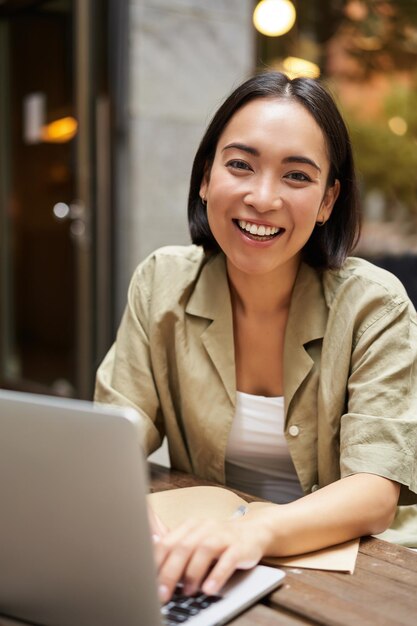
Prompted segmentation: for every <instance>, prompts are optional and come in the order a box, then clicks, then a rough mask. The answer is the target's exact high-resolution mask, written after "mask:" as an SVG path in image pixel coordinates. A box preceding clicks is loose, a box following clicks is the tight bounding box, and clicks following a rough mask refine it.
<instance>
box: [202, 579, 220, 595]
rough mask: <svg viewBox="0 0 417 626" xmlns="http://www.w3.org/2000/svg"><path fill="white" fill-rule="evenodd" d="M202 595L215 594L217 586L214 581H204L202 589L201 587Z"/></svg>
mask: <svg viewBox="0 0 417 626" xmlns="http://www.w3.org/2000/svg"><path fill="white" fill-rule="evenodd" d="M202 589H203V591H204V593H207V594H208V595H209V594H210V593H216V591H217V584H216V581H215V580H206V582H205V583H204V585H203V587H202Z"/></svg>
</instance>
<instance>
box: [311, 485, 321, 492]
mask: <svg viewBox="0 0 417 626" xmlns="http://www.w3.org/2000/svg"><path fill="white" fill-rule="evenodd" d="M317 489H320V487H319V485H313V486H312V488H311V493H314V492H315V491H317Z"/></svg>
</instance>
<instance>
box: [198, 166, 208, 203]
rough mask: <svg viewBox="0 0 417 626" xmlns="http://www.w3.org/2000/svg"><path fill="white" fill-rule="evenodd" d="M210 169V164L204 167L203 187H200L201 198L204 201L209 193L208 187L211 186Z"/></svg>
mask: <svg viewBox="0 0 417 626" xmlns="http://www.w3.org/2000/svg"><path fill="white" fill-rule="evenodd" d="M210 169H211V168H210V167H209V165H208V163H206V165H205V167H204V175H203V178H202V180H201V185H200V198H201V199H202V200H203V198H206V197H207V192H208V186H209V181H210Z"/></svg>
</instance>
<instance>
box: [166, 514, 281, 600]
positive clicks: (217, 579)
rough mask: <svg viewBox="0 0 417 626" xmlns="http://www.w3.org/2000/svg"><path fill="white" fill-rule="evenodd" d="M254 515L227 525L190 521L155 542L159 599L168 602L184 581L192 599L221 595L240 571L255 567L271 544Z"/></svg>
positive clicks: (227, 522) (266, 531) (232, 521)
mask: <svg viewBox="0 0 417 626" xmlns="http://www.w3.org/2000/svg"><path fill="white" fill-rule="evenodd" d="M259 522H260V520H259V519H257V516H255V517H254V518H253V519H252V516H251V515H247V516H245V517H242V518H239V519H236V520H229V521H226V522H215V521H201V520H189V521H187V522H186V523H184V524H182V525H181V526H179V527H178V528H176V529H174V530H173V531H171V532H168V533H166V534H165V535H163V536H160V537H159V539H158V540H157V541H156V542H155V557H156V563H157V568H158V578H159V596H160V600H161V602H167V601H168V600H169V598H170V597H171V595H172V592H173V590H174V588H175V585H176V584H177V583H178V582H179V581H180V580H182V582H183V583H184V591H185V593H186V594H189V595H191V594H192V593H194V592H195V591H196V590H197V589H199V588H201V589H202V590H203V591H204V593H207V594H214V593H217V592H218V591H219V590H220V589H221V588H222V587H223V585H224V584H225V583H226V581H227V580H228V578H229V577H230V576H231V575H232V574H233V572H234V571H235V570H236V569H249V568H251V567H254V566H255V565H256V564H257V563H258V562H259V561H260V559H261V558H262V556H263V555H264V554H265V552H266V549H267V546H268V544H269V541H270V537H269V532H268V530H267V528H265V529H264V528H263V527H262V526H261V525H260V523H259Z"/></svg>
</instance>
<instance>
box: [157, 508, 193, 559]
mask: <svg viewBox="0 0 417 626" xmlns="http://www.w3.org/2000/svg"><path fill="white" fill-rule="evenodd" d="M194 528H195V522H193V521H192V520H190V521H188V522H186V523H184V524H182V525H181V526H178V527H177V528H175V529H174V530H171V531H168V532H167V533H166V534H165V535H163V536H162V537H161V536H158V537H157V538H155V537H154V555H155V562H156V567H157V570H159V569H160V568H161V566H162V565H163V563H164V561H165V560H166V558H167V557H168V555H169V554H170V553H171V552H172V550H174V549H175V547H176V546H178V545H181V544H182V543H186V542H187V540H188V541H189V539H190V537H192V536H193V531H194ZM155 539H156V541H155Z"/></svg>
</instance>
